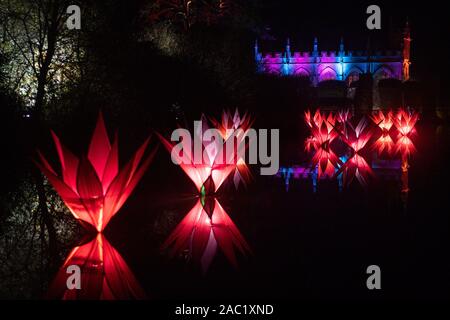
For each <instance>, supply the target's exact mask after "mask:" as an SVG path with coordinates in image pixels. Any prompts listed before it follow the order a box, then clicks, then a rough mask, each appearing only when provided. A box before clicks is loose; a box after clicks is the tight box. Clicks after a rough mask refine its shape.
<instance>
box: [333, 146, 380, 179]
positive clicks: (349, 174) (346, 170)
mask: <svg viewBox="0 0 450 320" xmlns="http://www.w3.org/2000/svg"><path fill="white" fill-rule="evenodd" d="M341 173H342V176H343V181H344V185H346V186H348V185H349V184H350V183H351V182H352V181H353V179H354V178H355V177H356V178H357V179H358V181H359V183H360V184H361V185H362V186H367V183H368V179H369V177H370V176H373V175H374V173H373V171H372V168H371V167H370V165H369V164H368V163H367V161H366V160H365V159H364V158H363V157H362V156H360V155H359V154H357V153H355V154H354V155H353V157H351V158H350V159H348V160H347V161H346V162H345V163H344V164H343V165H342V166H341V167H340V168H339V170H338V171H337V172H336V176H338V175H339V174H341Z"/></svg>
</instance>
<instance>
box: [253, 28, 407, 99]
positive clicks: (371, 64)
mask: <svg viewBox="0 0 450 320" xmlns="http://www.w3.org/2000/svg"><path fill="white" fill-rule="evenodd" d="M410 42H411V37H410V28H409V26H408V23H407V24H406V27H405V29H404V32H403V43H402V51H385V52H381V51H375V52H370V51H366V52H361V51H347V50H345V47H344V41H343V39H341V41H340V44H339V50H338V51H319V45H318V40H317V38H315V39H314V43H313V50H312V51H305V52H293V51H292V50H291V45H290V42H289V39H288V40H287V42H286V46H285V49H284V51H282V52H276V53H262V52H260V49H259V47H258V42H255V47H254V55H255V62H256V66H257V72H258V73H260V74H271V75H276V76H299V77H306V78H308V79H309V80H310V82H311V84H312V85H313V86H314V87H317V86H320V83H321V82H323V81H327V80H338V81H342V82H343V83H345V84H346V86H347V88H349V90H348V94H349V95H351V94H352V89H351V87H353V85H352V83H353V82H355V81H358V80H360V78H361V77H362V76H365V77H367V76H370V78H371V83H372V85H373V89H374V94H373V100H374V101H373V105H374V106H375V107H376V104H377V103H376V101H377V95H378V93H377V92H376V89H377V86H378V83H379V81H380V80H382V79H396V80H399V81H407V80H409V79H410V73H409V67H410V64H411V62H410ZM355 83H356V82H355ZM353 93H354V92H353Z"/></svg>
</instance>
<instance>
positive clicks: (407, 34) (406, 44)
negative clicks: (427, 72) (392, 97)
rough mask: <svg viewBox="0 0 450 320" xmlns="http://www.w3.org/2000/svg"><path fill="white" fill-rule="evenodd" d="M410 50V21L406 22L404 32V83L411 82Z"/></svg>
mask: <svg viewBox="0 0 450 320" xmlns="http://www.w3.org/2000/svg"><path fill="white" fill-rule="evenodd" d="M410 50H411V30H410V28H409V22H408V20H406V25H405V29H404V31H403V68H402V78H403V81H407V80H409V66H410V64H411V61H410Z"/></svg>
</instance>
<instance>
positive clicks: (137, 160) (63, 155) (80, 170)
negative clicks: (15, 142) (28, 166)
mask: <svg viewBox="0 0 450 320" xmlns="http://www.w3.org/2000/svg"><path fill="white" fill-rule="evenodd" d="M52 136H53V140H54V143H55V146H56V150H57V152H58V155H59V160H60V164H61V172H62V174H61V175H58V174H57V173H56V171H55V170H54V169H53V168H52V166H51V165H50V164H49V162H48V161H47V160H46V158H45V157H44V156H43V155H42V153H41V152H38V155H39V159H40V161H36V164H37V166H38V167H39V168H40V169H41V171H42V172H43V173H44V174H45V176H46V177H47V179H48V180H49V181H50V183H51V184H52V186H53V187H54V188H55V190H56V191H57V192H58V194H59V195H60V196H61V198H62V200H63V201H64V203H65V204H66V206H67V207H68V208H69V210H70V212H71V213H72V214H73V216H74V217H75V218H76V219H77V220H79V221H80V222H82V224H83V223H88V224H89V225H91V226H93V227H94V228H95V229H96V230H97V231H98V232H102V231H103V230H104V228H105V227H106V225H107V224H108V222H109V221H110V220H111V218H112V217H113V216H114V215H115V214H116V213H117V212H118V210H119V209H120V208H121V207H122V206H123V204H124V203H125V201H126V200H127V198H128V197H129V196H130V194H131V193H132V191H133V189H134V188H135V187H136V185H137V183H138V182H139V180H140V179H141V177H142V175H143V174H144V172H145V170H146V169H147V167H148V166H149V164H150V162H151V160H152V159H153V156H154V154H155V151H156V149H155V150H153V151H152V152H151V153H150V154H149V155H148V156H146V157H144V154H145V151H146V149H147V146H148V144H149V140H150V139H147V140H146V141H145V142H144V143H143V144H142V145H141V147H140V148H139V149H138V150H137V151H136V153H135V154H134V155H133V157H132V158H131V160H130V161H129V162H128V163H127V164H126V165H125V166H124V167H122V168H121V169H119V148H118V141H117V140H118V138H117V134H116V137H115V140H114V143H113V144H112V146H111V144H110V141H109V138H108V134H107V132H106V128H105V124H104V121H103V116H102V115H101V114H100V115H99V117H98V120H97V125H96V128H95V130H94V134H93V136H92V139H91V143H90V146H89V151H88V154H87V157H86V156H82V157H81V158H78V157H76V156H75V155H74V154H73V153H72V152H71V151H69V149H67V148H66V147H65V146H64V145H63V144H62V143H61V142H60V140H59V138H58V137H57V136H56V134H55V133H54V132H53V131H52Z"/></svg>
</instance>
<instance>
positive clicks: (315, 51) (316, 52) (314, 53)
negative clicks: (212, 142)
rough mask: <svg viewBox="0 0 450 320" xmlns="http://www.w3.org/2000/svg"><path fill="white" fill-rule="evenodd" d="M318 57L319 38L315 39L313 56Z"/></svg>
mask: <svg viewBox="0 0 450 320" xmlns="http://www.w3.org/2000/svg"><path fill="white" fill-rule="evenodd" d="M318 55H319V49H318V41H317V37H314V47H313V56H314V57H317V56H318Z"/></svg>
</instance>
